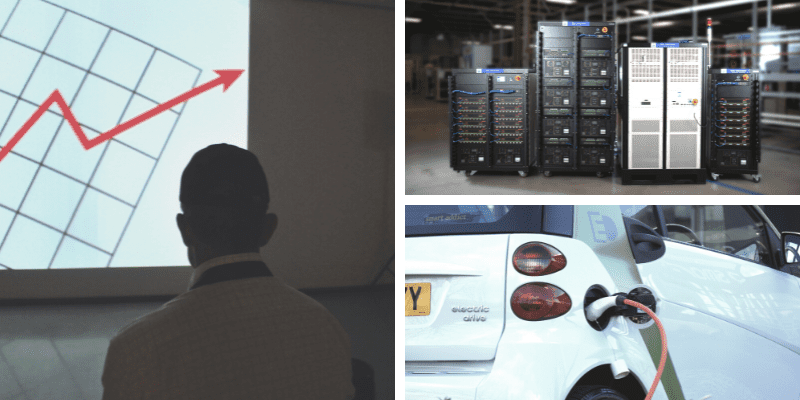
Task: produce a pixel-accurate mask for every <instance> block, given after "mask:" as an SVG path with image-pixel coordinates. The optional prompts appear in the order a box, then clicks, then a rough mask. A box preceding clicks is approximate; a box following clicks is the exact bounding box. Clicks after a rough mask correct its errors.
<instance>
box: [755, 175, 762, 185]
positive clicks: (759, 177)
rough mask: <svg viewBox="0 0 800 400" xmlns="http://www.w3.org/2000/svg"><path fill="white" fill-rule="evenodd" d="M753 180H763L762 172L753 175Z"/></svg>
mask: <svg viewBox="0 0 800 400" xmlns="http://www.w3.org/2000/svg"><path fill="white" fill-rule="evenodd" d="M753 182H755V183H758V182H761V174H756V175H753Z"/></svg>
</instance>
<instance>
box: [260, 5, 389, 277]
mask: <svg viewBox="0 0 800 400" xmlns="http://www.w3.org/2000/svg"><path fill="white" fill-rule="evenodd" d="M383 3H385V2H381V1H374V2H370V1H361V2H358V1H341V2H339V1H296V0H252V1H251V2H250V98H249V119H248V131H249V135H248V139H249V140H248V148H249V149H250V150H251V151H252V152H253V153H255V154H256V155H257V156H258V157H259V160H260V161H261V164H262V165H263V166H264V169H265V172H266V175H267V179H268V181H269V189H270V209H271V212H274V213H275V214H276V215H277V216H278V221H279V222H278V229H277V230H276V231H275V235H274V236H273V238H272V239H271V240H270V243H269V245H268V246H266V247H264V248H263V250H262V254H263V255H264V258H265V259H266V260H268V261H267V263H268V265H269V268H270V269H271V270H272V271H273V272H274V273H275V274H276V276H280V277H281V279H283V280H284V281H285V282H286V283H288V284H289V285H291V286H294V287H297V288H319V287H341V286H359V285H367V284H369V283H371V281H372V279H374V277H375V275H376V274H377V273H378V272H379V270H380V268H381V267H382V266H383V265H384V264H385V263H386V260H388V259H389V258H390V257H391V256H392V254H393V253H394V186H395V185H394V70H395V66H394V64H395V63H394V25H395V23H394V19H395V18H394V15H395V13H394V9H393V8H390V7H386V6H382V5H381V4H383Z"/></svg>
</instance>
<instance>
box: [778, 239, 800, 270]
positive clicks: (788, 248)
mask: <svg viewBox="0 0 800 400" xmlns="http://www.w3.org/2000/svg"><path fill="white" fill-rule="evenodd" d="M781 246H782V247H783V260H784V265H783V266H782V267H781V271H783V272H786V273H789V274H792V275H794V276H797V277H800V233H797V232H783V233H781Z"/></svg>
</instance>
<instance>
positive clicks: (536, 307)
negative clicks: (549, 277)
mask: <svg viewBox="0 0 800 400" xmlns="http://www.w3.org/2000/svg"><path fill="white" fill-rule="evenodd" d="M571 307H572V300H570V298H569V295H568V294H567V293H566V292H564V291H563V290H561V288H559V287H558V286H554V285H551V284H549V283H542V282H533V283H526V284H524V285H522V286H520V287H518V288H517V290H515V291H514V294H512V295H511V310H512V311H514V315H516V316H517V317H519V318H521V319H524V320H526V321H543V320H546V319H552V318H556V317H560V316H562V315H564V314H566V313H567V311H569V309H570V308H571Z"/></svg>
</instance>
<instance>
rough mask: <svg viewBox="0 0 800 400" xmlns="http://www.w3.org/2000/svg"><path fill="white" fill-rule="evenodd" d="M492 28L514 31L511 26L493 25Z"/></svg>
mask: <svg viewBox="0 0 800 400" xmlns="http://www.w3.org/2000/svg"><path fill="white" fill-rule="evenodd" d="M492 28H494V29H504V30H507V31H513V30H514V27H513V26H511V25H494V26H493V27H492Z"/></svg>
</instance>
